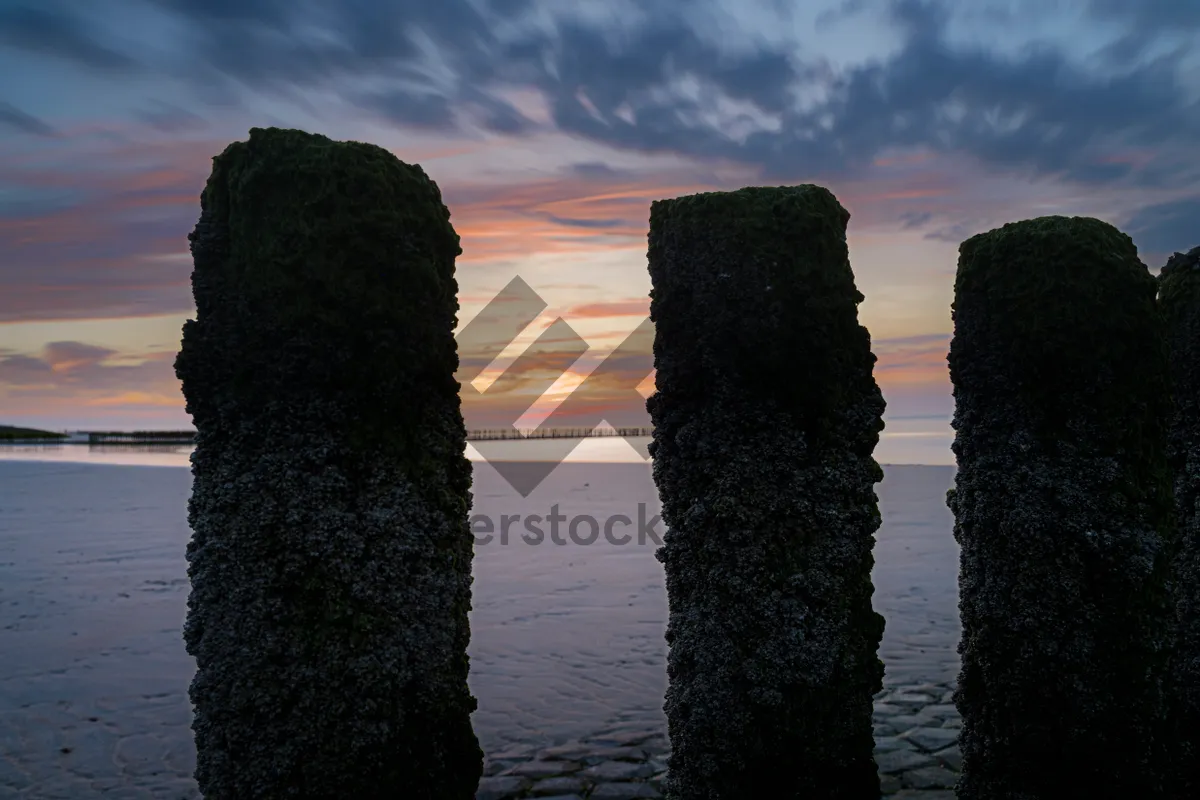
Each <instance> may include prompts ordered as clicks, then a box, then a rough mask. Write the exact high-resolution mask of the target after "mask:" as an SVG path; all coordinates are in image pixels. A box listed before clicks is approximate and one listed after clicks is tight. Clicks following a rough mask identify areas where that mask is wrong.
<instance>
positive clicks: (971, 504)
mask: <svg viewBox="0 0 1200 800" xmlns="http://www.w3.org/2000/svg"><path fill="white" fill-rule="evenodd" d="M954 291H955V294H954V305H953V318H954V337H953V340H952V341H951V344H950V355H949V364H950V378H951V381H952V383H953V386H954V398H955V412H954V428H955V432H956V436H955V440H954V445H953V449H954V453H955V455H956V456H957V458H958V473H957V475H956V478H955V488H953V489H952V490H951V491H950V493H949V495H948V497H947V500H948V503H949V506H950V508H951V510H952V511H953V512H954V514H955V518H956V519H955V527H954V536H955V539H956V540H957V541H958V543H959V544H960V545H961V548H962V550H961V565H960V570H959V597H960V600H959V610H960V614H961V617H962V641H961V643H960V645H959V652H960V654H961V655H962V671H961V673H960V675H959V680H958V689H957V692H956V694H955V703H956V705H957V706H958V710H959V712H960V713H961V714H962V720H963V727H962V732H961V735H960V741H959V746H960V747H961V749H962V754H963V768H962V776H961V778H960V780H959V783H958V797H959V798H960V800H995V798H1018V797H1020V798H1060V797H1061V798H1066V797H1113V798H1116V797H1138V798H1157V797H1161V796H1162V791H1163V772H1164V764H1163V760H1162V759H1163V752H1162V750H1161V748H1162V747H1163V746H1165V741H1164V736H1163V733H1164V729H1163V725H1162V714H1163V697H1162V691H1161V681H1162V679H1163V678H1164V677H1165V674H1164V664H1165V659H1166V657H1167V654H1168V648H1169V640H1170V636H1171V628H1172V616H1173V612H1172V610H1171V607H1170V600H1169V594H1168V592H1167V578H1168V571H1169V562H1170V551H1171V547H1172V543H1173V537H1174V527H1173V526H1174V509H1173V501H1172V496H1171V478H1170V475H1169V471H1168V468H1167V461H1166V426H1167V420H1168V414H1169V410H1170V396H1169V376H1168V365H1167V354H1166V339H1165V336H1164V329H1163V326H1162V324H1161V321H1160V318H1159V315H1158V313H1157V310H1156V305H1155V292H1156V284H1155V280H1154V278H1153V277H1152V276H1151V275H1150V273H1149V271H1148V270H1147V269H1146V267H1145V266H1144V265H1143V264H1142V263H1141V261H1140V260H1139V259H1138V255H1137V249H1136V247H1135V246H1134V244H1133V241H1132V240H1131V239H1130V238H1129V237H1128V236H1126V235H1125V234H1123V233H1121V232H1120V231H1119V230H1117V229H1116V228H1114V227H1112V226H1111V225H1109V224H1107V223H1104V222H1101V221H1099V220H1095V219H1090V218H1085V217H1070V218H1068V217H1059V216H1053V217H1042V218H1038V219H1032V220H1027V221H1023V222H1016V223H1012V224H1008V225H1005V226H1003V227H1001V228H998V229H996V230H992V231H989V232H987V233H982V234H979V235H978V236H974V237H972V238H970V239H968V240H966V241H965V242H963V243H962V245H961V247H960V250H959V261H958V274H957V277H956V279H955V289H954Z"/></svg>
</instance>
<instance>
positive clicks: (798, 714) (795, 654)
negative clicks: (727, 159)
mask: <svg viewBox="0 0 1200 800" xmlns="http://www.w3.org/2000/svg"><path fill="white" fill-rule="evenodd" d="M849 217H850V215H849V214H848V213H847V212H846V210H845V209H844V208H842V206H841V205H840V204H839V203H838V201H837V199H836V198H835V197H834V196H833V195H832V194H831V193H830V192H829V191H828V190H826V189H824V188H821V187H819V186H810V185H805V186H794V187H779V188H746V189H741V190H739V191H736V192H716V193H706V194H698V195H691V196H688V197H680V198H676V199H673V200H661V201H657V202H655V203H654V204H653V205H652V206H651V209H650V237H649V264H650V277H651V279H652V282H653V291H652V293H651V297H652V301H651V305H650V316H651V319H652V320H653V321H654V324H655V340H654V363H655V368H656V369H657V376H656V386H657V392H656V394H655V395H653V396H652V397H651V398H650V400H649V402H648V407H649V410H650V415H651V418H652V419H653V421H654V440H653V444H652V445H651V447H652V452H653V455H654V459H655V460H654V468H653V469H654V479H655V482H656V483H657V485H658V491H659V495H660V497H661V499H662V518H663V522H664V523H665V524H666V525H667V526H668V531H667V533H666V534H665V535H664V545H663V547H662V549H660V550H659V552H658V558H659V560H660V561H662V563H663V564H664V567H665V572H666V583H667V595H668V599H669V605H670V617H669V622H668V627H667V642H668V643H669V646H670V652H669V657H668V667H667V672H668V676H669V683H670V685H669V688H668V690H667V697H666V704H665V710H666V714H667V722H668V726H669V733H670V738H671V747H672V753H671V758H670V763H669V770H668V777H667V792H668V796H669V797H671V798H672V800H701V799H703V800H742V798H748V797H772V798H805V799H806V800H819V799H820V798H835V797H836V798H846V799H847V800H849V799H850V798H855V799H857V798H863V800H866V798H871V799H872V800H874V799H875V798H878V797H879V779H878V776H877V773H876V766H875V762H874V759H873V755H872V751H873V747H874V742H873V737H872V720H871V714H872V697H873V695H874V694H875V693H876V692H878V691H879V690H880V688H881V684H882V678H883V665H882V663H881V662H880V661H879V658H878V656H877V651H878V648H879V641H880V638H881V637H882V635H883V618H882V617H881V616H880V615H879V614H876V613H875V612H874V611H873V610H872V609H871V595H872V593H873V591H874V587H873V586H872V584H871V568H872V566H873V564H874V561H873V558H872V554H871V550H872V547H873V545H874V537H873V534H874V532H875V530H876V529H877V528H878V527H879V523H880V516H879V510H878V503H877V498H876V495H875V491H874V485H875V483H877V482H878V481H879V480H880V479H881V478H882V477H883V472H882V470H881V469H880V468H879V465H878V464H876V462H875V460H874V459H873V457H872V453H873V452H874V448H875V445H876V444H877V443H878V440H879V432H880V431H881V430H882V429H883V421H882V414H883V409H884V401H883V396H882V394H881V393H880V391H879V388H878V386H876V384H875V380H874V378H873V376H872V367H873V364H874V362H875V357H874V356H873V355H872V353H871V342H870V335H869V334H868V333H867V330H866V329H865V328H863V327H862V326H861V325H859V323H858V304H859V303H860V302H861V301H862V299H863V296H862V295H861V294H860V293H859V292H858V290H857V289H856V288H855V285H854V275H853V273H852V272H851V269H850V261H849V257H848V253H847V247H846V223H847V221H848V220H849Z"/></svg>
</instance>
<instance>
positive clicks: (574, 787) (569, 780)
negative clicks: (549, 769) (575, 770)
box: [529, 775, 587, 797]
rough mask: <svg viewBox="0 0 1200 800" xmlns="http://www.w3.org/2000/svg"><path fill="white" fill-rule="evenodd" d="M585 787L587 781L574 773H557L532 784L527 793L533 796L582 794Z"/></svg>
mask: <svg viewBox="0 0 1200 800" xmlns="http://www.w3.org/2000/svg"><path fill="white" fill-rule="evenodd" d="M586 789H587V783H586V782H585V781H584V780H583V779H582V778H578V777H576V776H574V775H558V776H555V777H553V778H546V779H544V780H540V781H538V782H537V783H535V784H534V785H533V788H532V789H530V791H529V793H530V794H531V795H533V796H535V797H543V796H548V795H563V794H572V793H574V794H582V793H583V792H584V790H586Z"/></svg>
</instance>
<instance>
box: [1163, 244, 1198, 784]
mask: <svg viewBox="0 0 1200 800" xmlns="http://www.w3.org/2000/svg"><path fill="white" fill-rule="evenodd" d="M1158 303H1159V308H1160V309H1161V310H1162V312H1163V317H1164V320H1165V321H1166V325H1167V341H1168V343H1169V346H1170V354H1171V378H1172V382H1173V389H1174V391H1173V394H1174V397H1175V409H1174V416H1173V417H1172V420H1171V430H1170V435H1169V439H1168V448H1167V450H1168V454H1169V458H1170V461H1171V469H1172V472H1173V473H1174V476H1175V504H1176V510H1177V512H1178V514H1179V542H1178V549H1177V551H1176V555H1175V564H1174V570H1173V573H1172V579H1173V580H1172V589H1173V590H1174V591H1175V593H1176V594H1175V601H1176V620H1177V623H1178V626H1179V627H1178V630H1177V635H1178V638H1177V640H1176V650H1175V654H1174V663H1173V665H1172V670H1171V682H1170V683H1169V692H1170V694H1169V698H1170V701H1169V703H1168V709H1169V710H1170V711H1171V713H1172V715H1173V717H1174V720H1175V723H1176V724H1175V727H1174V731H1175V736H1174V740H1175V743H1176V745H1177V746H1178V748H1179V750H1178V752H1177V756H1176V762H1177V763H1178V765H1179V767H1180V769H1179V770H1177V776H1176V777H1177V780H1178V781H1179V783H1178V784H1176V785H1175V788H1176V796H1177V797H1181V798H1184V797H1200V247H1195V248H1192V250H1190V251H1189V252H1187V253H1176V254H1175V255H1174V256H1172V257H1171V259H1170V260H1168V261H1167V265H1166V266H1165V267H1163V268H1162V271H1161V272H1160V273H1159V295H1158Z"/></svg>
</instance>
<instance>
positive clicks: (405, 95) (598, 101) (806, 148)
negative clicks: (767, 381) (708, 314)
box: [0, 0, 1200, 186]
mask: <svg viewBox="0 0 1200 800" xmlns="http://www.w3.org/2000/svg"><path fill="white" fill-rule="evenodd" d="M144 2H149V3H152V4H154V5H155V6H156V7H157V8H158V9H160V10H163V11H167V12H170V13H174V14H177V15H179V16H180V17H181V18H182V19H183V20H184V21H185V22H186V23H187V26H188V29H189V31H190V34H191V35H192V36H193V37H194V38H195V39H196V40H197V41H199V43H200V44H199V50H198V51H197V52H195V53H194V54H192V57H191V58H190V59H189V63H190V64H191V65H192V67H191V70H190V72H191V77H192V79H193V81H194V83H195V84H196V86H197V87H198V88H200V87H203V88H204V90H205V91H206V92H208V93H210V95H211V94H214V93H219V92H226V93H229V94H231V95H232V94H236V93H237V92H238V90H239V87H251V88H254V89H256V90H259V91H276V92H279V93H281V94H287V95H289V96H295V97H302V96H303V95H304V93H305V92H306V91H307V90H310V89H321V90H330V89H332V90H337V91H339V92H341V93H342V95H343V97H345V98H347V99H350V100H351V101H353V102H357V103H359V104H360V106H361V107H363V108H364V109H367V110H370V111H371V112H373V113H375V114H379V115H382V116H384V117H386V118H387V119H389V120H392V121H394V122H395V123H397V124H401V125H413V126H418V127H423V128H427V129H435V130H444V131H452V130H453V129H454V128H455V126H457V125H459V124H461V123H464V122H465V123H469V124H472V125H475V126H481V127H483V128H485V129H488V130H491V131H495V132H500V133H506V134H518V133H523V132H527V131H529V130H532V129H534V128H536V127H537V126H536V125H535V124H534V123H533V122H532V121H530V120H528V119H527V118H526V117H525V116H524V115H523V114H522V113H521V112H520V111H519V110H518V109H516V108H515V107H513V106H512V105H511V104H510V103H509V102H507V101H506V100H505V99H503V97H502V96H501V93H500V91H499V90H501V89H504V88H525V89H529V88H532V89H534V90H536V91H538V92H540V93H541V94H542V95H543V97H544V98H545V100H546V103H547V106H548V108H549V109H550V111H551V114H552V119H553V124H554V126H555V127H557V128H558V129H559V130H560V131H562V132H565V133H568V134H572V135H576V136H580V137H583V138H586V139H590V140H593V141H596V142H602V143H605V144H609V145H612V146H615V147H618V148H623V149H628V150H633V151H642V152H650V153H674V154H680V155H685V156H691V157H694V158H698V159H708V158H711V159H722V160H730V161H734V162H739V163H742V164H746V165H750V166H754V167H757V168H759V170H760V173H761V175H762V177H763V179H765V180H772V181H776V180H777V181H781V182H782V181H787V180H795V179H811V178H829V177H833V176H843V175H846V174H847V173H852V172H861V171H862V170H865V169H867V168H869V166H870V165H871V163H872V162H873V161H874V159H875V158H876V157H877V156H878V155H880V154H881V153H882V152H884V151H886V150H889V149H892V148H895V147H912V148H927V149H932V150H934V151H938V152H954V153H964V154H968V155H971V156H974V157H975V158H977V159H978V160H980V161H981V162H983V163H984V164H987V165H991V166H993V167H995V168H998V169H1004V170H1009V171H1016V172H1020V173H1026V174H1029V175H1031V176H1036V177H1043V178H1044V177H1051V178H1059V179H1065V180H1071V181H1077V182H1080V183H1084V184H1094V185H1099V184H1111V183H1113V182H1121V181H1123V182H1128V183H1137V184H1141V185H1156V186H1178V185H1183V184H1185V183H1187V182H1188V181H1195V180H1197V179H1198V177H1200V175H1198V173H1197V167H1196V163H1197V162H1196V159H1195V155H1196V151H1197V149H1198V148H1200V146H1198V145H1197V142H1200V108H1198V107H1197V105H1196V103H1195V102H1193V101H1192V100H1190V99H1189V93H1188V92H1187V91H1186V89H1185V87H1183V86H1181V85H1180V83H1179V77H1178V71H1179V64H1180V62H1179V59H1180V58H1181V56H1182V54H1183V51H1180V50H1178V49H1177V50H1176V51H1175V52H1173V53H1170V54H1168V55H1167V56H1163V57H1160V58H1158V59H1157V60H1149V59H1147V58H1145V57H1144V56H1145V53H1144V52H1142V50H1145V47H1143V45H1145V46H1148V44H1149V43H1151V42H1155V41H1159V40H1160V37H1161V36H1162V35H1165V34H1168V33H1170V32H1171V31H1173V30H1181V29H1182V26H1189V25H1190V26H1196V25H1198V24H1200V10H1197V9H1200V3H1196V2H1194V0H1188V2H1184V0H1155V1H1154V2H1142V3H1132V2H1130V3H1118V2H1116V0H1080V3H1081V5H1079V8H1080V9H1083V10H1087V11H1088V12H1089V13H1091V14H1093V15H1094V16H1095V17H1096V18H1097V19H1106V20H1121V21H1123V22H1125V23H1127V24H1128V25H1129V30H1130V34H1129V36H1131V37H1135V38H1134V39H1130V41H1131V42H1137V43H1141V44H1139V45H1138V48H1141V49H1139V50H1138V52H1139V53H1141V55H1140V56H1139V58H1138V59H1137V60H1136V62H1135V61H1134V60H1130V61H1129V63H1127V64H1126V65H1125V67H1124V69H1123V70H1122V71H1121V72H1120V73H1119V74H1116V75H1112V74H1105V75H1101V74H1100V73H1097V72H1094V71H1090V70H1088V69H1086V68H1084V67H1081V66H1079V65H1078V64H1077V63H1075V62H1073V61H1071V60H1070V59H1069V58H1068V57H1067V56H1066V55H1065V54H1064V53H1062V52H1059V51H1057V50H1052V49H1048V48H1046V47H1042V48H1040V49H1030V50H1028V51H1027V52H1024V53H1023V54H1022V55H1020V56H1019V57H1015V56H1002V55H998V54H996V53H994V52H992V51H989V50H986V49H983V48H980V47H967V46H958V45H953V44H951V43H949V42H948V40H947V37H946V36H945V35H944V30H943V26H944V24H945V20H946V19H947V18H948V14H949V12H948V9H949V6H947V5H946V4H945V3H942V2H935V0H891V1H890V2H889V1H888V0H848V1H847V2H846V3H843V4H842V6H841V7H840V8H839V9H837V10H836V11H835V12H833V13H832V14H830V15H826V16H824V17H823V18H822V24H830V23H832V22H835V21H837V19H839V18H844V17H846V16H848V15H855V14H863V13H871V12H874V13H884V14H886V15H887V16H888V17H889V18H890V19H891V21H892V22H893V23H894V24H895V26H896V27H897V28H898V30H900V31H901V32H902V34H903V35H904V37H905V38H904V44H903V46H902V47H901V48H900V49H899V51H897V52H895V53H894V54H893V55H890V56H888V57H886V58H881V59H876V60H874V61H872V62H869V63H866V64H861V65H858V66H856V67H853V68H851V69H849V70H844V71H841V72H838V71H835V70H833V69H832V68H831V67H830V65H828V64H826V63H824V62H823V61H821V60H820V59H818V58H815V57H812V56H808V55H806V53H805V52H804V51H803V50H802V49H801V48H799V47H797V46H788V47H785V46H768V45H765V44H763V45H760V46H759V47H758V49H757V50H752V51H749V52H742V53H739V54H732V53H730V52H728V51H727V49H725V48H723V47H721V46H719V45H718V44H715V42H719V41H721V38H722V32H721V31H700V30H697V29H696V28H695V27H694V25H695V24H699V23H692V22H689V19H690V15H688V14H685V13H681V9H680V3H679V2H675V3H668V2H662V3H649V4H645V5H643V6H642V8H641V17H640V18H639V20H638V22H637V24H636V25H632V24H631V25H627V26H625V27H624V28H622V29H621V30H620V31H617V30H615V29H614V28H613V27H612V26H611V25H608V26H604V25H600V24H598V23H594V22H585V21H583V20H582V19H580V18H576V19H572V18H562V19H560V21H559V22H558V23H556V24H554V25H548V24H541V25H537V26H526V27H525V28H524V30H525V31H526V32H525V33H524V34H523V35H521V36H520V37H519V38H516V39H513V38H511V37H509V38H504V39H501V38H500V37H499V36H498V34H497V33H496V32H497V31H498V30H500V29H501V28H502V27H504V26H502V25H501V23H503V22H514V21H517V20H519V19H520V18H521V17H522V15H525V14H528V13H531V12H532V11H534V10H536V9H537V8H545V7H546V6H545V5H544V4H538V3H534V2H530V1H525V0H504V1H502V0H492V2H490V3H479V4H476V3H472V2H469V0H439V1H438V2H429V0H343V2H339V3H315V2H305V0H212V1H211V2H210V0H144ZM686 2H687V3H694V2H696V0H686ZM112 6H113V7H117V6H119V7H120V9H123V10H124V13H134V12H133V9H135V8H136V6H135V5H133V4H130V3H124V2H120V0H112ZM67 8H68V6H65V5H63V4H62V3H61V2H55V0H42V2H41V3H40V4H39V5H37V6H34V5H32V4H29V3H26V4H24V5H16V6H13V7H12V8H11V9H9V11H7V12H5V14H4V15H3V16H0V32H3V33H2V36H3V38H0V41H5V42H8V43H9V44H10V45H13V46H17V47H20V48H23V49H26V50H36V51H39V52H44V53H54V54H57V55H59V56H61V57H63V58H66V59H69V60H71V61H74V62H75V63H81V64H86V63H93V64H97V65H100V64H106V65H107V66H109V67H115V66H122V67H124V68H130V67H131V66H132V65H135V64H138V63H140V62H141V60H142V57H141V55H140V54H132V55H131V54H122V53H118V52H117V51H116V50H115V49H114V47H113V45H111V44H110V43H106V42H103V41H100V39H99V38H98V35H97V34H96V33H95V32H94V31H92V30H91V29H90V28H88V26H87V25H86V24H85V23H84V22H83V21H81V20H80V19H77V18H75V17H72V16H71V15H70V14H68V13H67V10H66V9H67ZM1006 8H1008V9H1009V10H1008V11H1006ZM1014 8H1016V6H1015V5H1013V4H1011V3H1010V4H1007V5H1006V4H995V3H993V6H992V11H993V13H1015V11H1012V10H1011V9H1014ZM1030 9H1032V7H1031V6H1030V7H1026V6H1022V7H1021V10H1022V12H1023V13H1034V12H1033V11H1031V10H1030ZM114 13H116V12H114ZM698 18H702V17H698ZM543 22H545V21H544V20H543ZM1172 26H1174V27H1172ZM313 27H319V28H320V29H321V30H322V32H323V35H322V36H321V37H319V38H318V37H313V36H311V35H309V32H310V31H311V29H312V28H313ZM507 27H508V29H509V30H517V29H518V28H516V27H514V26H511V25H510V26H507ZM415 31H419V33H420V38H415V34H414V32H415ZM725 36H726V38H728V34H727V33H726V34H725ZM430 43H432V46H433V47H434V48H435V49H436V52H437V56H438V59H439V61H440V62H441V64H442V66H443V67H444V68H445V69H448V70H449V75H446V76H443V77H440V78H439V80H438V81H437V84H436V86H435V85H434V84H433V83H431V82H430V81H429V80H428V79H427V78H425V77H424V76H425V75H426V74H428V70H429V69H431V66H430V65H428V64H426V63H424V58H425V55H424V53H425V52H426V50H424V49H423V46H424V45H428V44H430ZM1192 46H1193V47H1194V46H1195V44H1193V45H1192ZM1138 48H1134V49H1138ZM1110 72H1111V70H1110ZM684 76H686V77H688V78H690V79H691V80H692V82H693V83H694V84H696V85H698V86H699V87H700V88H701V91H700V92H699V94H696V93H695V92H691V91H688V90H685V89H684V88H681V86H680V84H679V79H680V78H681V77H684ZM361 79H369V81H370V84H369V85H370V86H372V87H379V86H383V87H385V88H383V89H379V88H372V89H370V90H364V89H362V88H356V86H359V85H360V84H357V83H356V81H359V80H361ZM361 85H367V84H361ZM414 86H417V87H421V88H418V89H414V88H412V87H414ZM804 89H808V90H813V89H816V90H820V92H821V93H822V94H823V95H824V96H825V98H826V99H825V100H824V101H823V102H821V103H819V104H818V105H817V106H816V107H811V108H807V109H803V110H802V109H800V108H798V107H796V106H795V104H794V103H795V101H794V100H793V97H794V95H795V93H796V92H797V90H804ZM720 98H729V99H735V100H740V101H742V102H743V103H748V104H751V105H752V106H754V107H756V108H757V109H758V111H759V113H760V114H762V115H766V116H768V117H773V118H774V119H776V120H777V121H778V122H779V123H780V124H779V125H778V126H776V128H775V129H762V130H759V131H757V132H755V133H752V134H750V135H749V136H747V137H743V138H733V137H732V136H731V135H730V133H729V131H728V130H725V129H723V128H722V126H721V124H718V123H716V122H713V120H714V118H715V114H714V111H715V110H716V106H717V103H718V102H719V99H720ZM1130 149H1140V150H1142V151H1143V152H1151V153H1155V154H1156V156H1155V158H1154V159H1153V160H1151V163H1149V164H1144V163H1140V162H1138V161H1137V160H1136V159H1132V158H1120V157H1114V156H1121V155H1122V154H1124V153H1127V152H1128V151H1129V150H1130Z"/></svg>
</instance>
